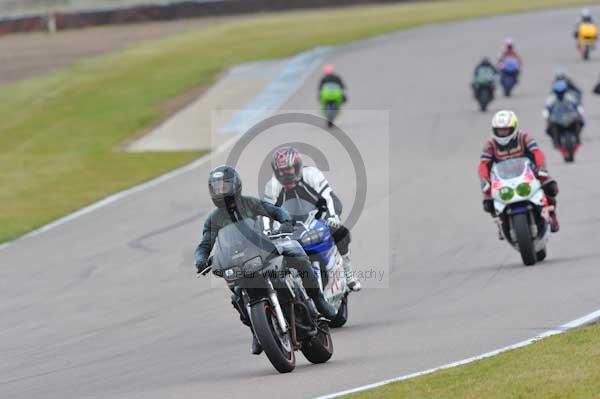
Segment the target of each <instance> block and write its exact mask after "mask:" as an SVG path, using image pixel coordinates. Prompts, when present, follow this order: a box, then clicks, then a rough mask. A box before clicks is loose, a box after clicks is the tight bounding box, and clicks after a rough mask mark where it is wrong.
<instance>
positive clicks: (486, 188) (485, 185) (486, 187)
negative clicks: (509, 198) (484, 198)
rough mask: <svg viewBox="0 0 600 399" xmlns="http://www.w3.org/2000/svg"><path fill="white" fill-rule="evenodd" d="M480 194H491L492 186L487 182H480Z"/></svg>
mask: <svg viewBox="0 0 600 399" xmlns="http://www.w3.org/2000/svg"><path fill="white" fill-rule="evenodd" d="M481 192H482V193H484V194H489V193H491V192H492V185H491V184H490V182H489V181H487V180H481Z"/></svg>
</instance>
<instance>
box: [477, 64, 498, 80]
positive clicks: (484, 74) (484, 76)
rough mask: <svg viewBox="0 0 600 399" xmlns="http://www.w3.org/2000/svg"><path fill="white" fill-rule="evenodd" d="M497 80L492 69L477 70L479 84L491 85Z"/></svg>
mask: <svg viewBox="0 0 600 399" xmlns="http://www.w3.org/2000/svg"><path fill="white" fill-rule="evenodd" d="M495 78H496V74H495V73H494V71H493V70H492V68H479V69H478V70H477V76H476V77H475V81H476V82H477V83H480V84H481V83H490V82H493V81H494V80H495Z"/></svg>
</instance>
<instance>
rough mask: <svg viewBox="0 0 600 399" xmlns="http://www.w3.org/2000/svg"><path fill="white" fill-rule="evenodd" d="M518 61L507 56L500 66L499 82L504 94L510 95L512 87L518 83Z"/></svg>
mask: <svg viewBox="0 0 600 399" xmlns="http://www.w3.org/2000/svg"><path fill="white" fill-rule="evenodd" d="M519 68H520V66H519V61H518V60H517V59H515V58H512V57H507V58H506V59H505V60H504V61H503V62H502V65H501V68H500V84H501V85H502V88H503V89H504V96H506V97H510V96H511V94H512V90H513V88H514V87H515V86H516V85H517V83H518V77H519Z"/></svg>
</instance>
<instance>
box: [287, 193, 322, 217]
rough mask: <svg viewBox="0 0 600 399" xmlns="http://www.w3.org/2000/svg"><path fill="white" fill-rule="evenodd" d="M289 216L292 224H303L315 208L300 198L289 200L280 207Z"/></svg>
mask: <svg viewBox="0 0 600 399" xmlns="http://www.w3.org/2000/svg"><path fill="white" fill-rule="evenodd" d="M281 207H282V208H283V209H285V210H286V211H287V213H289V214H290V217H291V218H292V219H293V220H294V222H305V221H306V219H308V214H309V213H310V212H312V211H314V210H316V209H317V208H316V207H315V206H314V205H313V204H311V203H310V202H308V201H306V200H304V199H302V198H291V199H289V200H287V201H285V202H284V203H283V205H282V206H281Z"/></svg>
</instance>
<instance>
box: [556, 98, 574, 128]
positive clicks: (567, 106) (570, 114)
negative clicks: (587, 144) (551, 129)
mask: <svg viewBox="0 0 600 399" xmlns="http://www.w3.org/2000/svg"><path fill="white" fill-rule="evenodd" d="M577 117H578V114H577V106H576V105H575V104H572V103H570V102H566V101H562V102H560V103H558V104H556V105H555V106H554V108H553V109H552V113H551V114H550V122H552V123H556V124H559V125H561V126H565V127H567V126H571V125H572V124H573V123H575V121H576V120H577Z"/></svg>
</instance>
